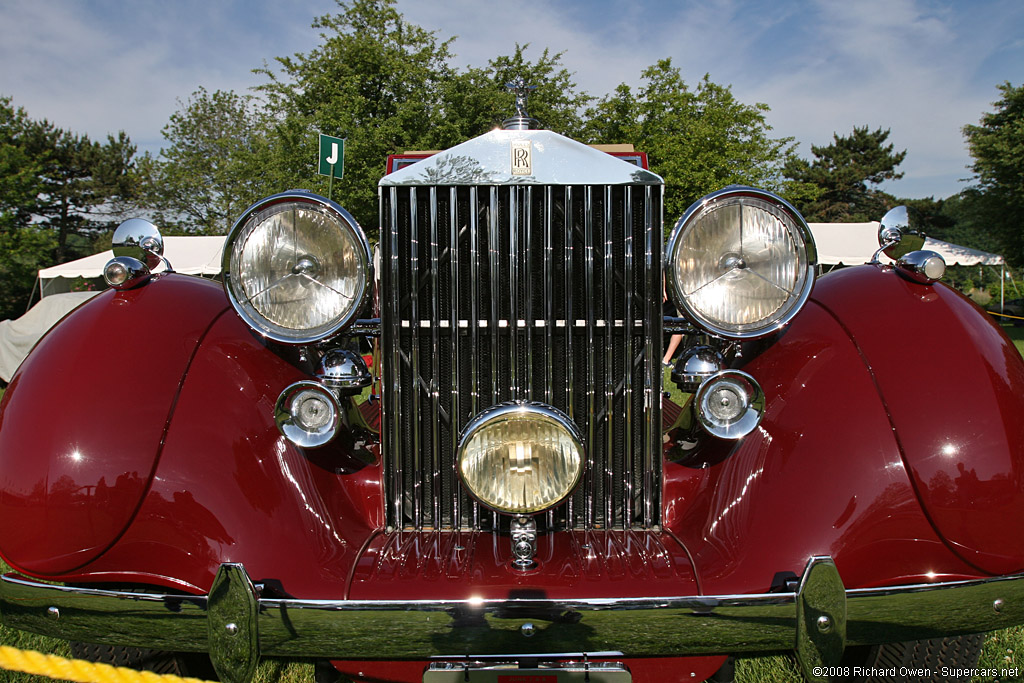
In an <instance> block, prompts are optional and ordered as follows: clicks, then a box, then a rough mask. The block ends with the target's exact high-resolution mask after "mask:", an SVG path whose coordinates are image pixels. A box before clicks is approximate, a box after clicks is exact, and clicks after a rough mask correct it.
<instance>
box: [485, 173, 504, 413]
mask: <svg viewBox="0 0 1024 683" xmlns="http://www.w3.org/2000/svg"><path fill="white" fill-rule="evenodd" d="M490 194H491V197H490V206H489V208H488V209H487V227H488V241H487V256H488V259H489V262H490V264H491V270H490V275H491V277H490V282H489V285H490V287H489V289H490V292H491V316H490V319H491V327H490V329H489V330H488V332H489V333H490V336H491V400H490V404H491V405H494V404H495V403H499V402H500V401H501V398H500V394H499V392H498V365H499V363H500V361H499V359H500V358H501V344H500V343H499V341H500V340H499V334H498V318H500V317H501V316H500V315H499V308H498V307H499V306H500V300H499V295H498V283H499V282H500V277H501V276H500V273H501V259H500V258H499V256H500V250H499V246H500V244H501V232H500V227H501V226H500V224H499V216H498V188H497V187H496V186H492V187H491V193H490Z"/></svg>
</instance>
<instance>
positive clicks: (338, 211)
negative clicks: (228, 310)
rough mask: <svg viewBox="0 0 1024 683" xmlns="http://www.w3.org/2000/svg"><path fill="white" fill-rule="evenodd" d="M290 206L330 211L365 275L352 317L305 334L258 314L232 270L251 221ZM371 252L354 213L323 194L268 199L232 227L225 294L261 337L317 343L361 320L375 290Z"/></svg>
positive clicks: (223, 272) (291, 342)
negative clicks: (351, 244) (237, 247)
mask: <svg viewBox="0 0 1024 683" xmlns="http://www.w3.org/2000/svg"><path fill="white" fill-rule="evenodd" d="M287 203H303V204H309V205H310V206H312V207H314V208H316V209H318V210H320V211H324V212H326V213H327V214H328V215H330V216H331V217H332V218H333V219H335V220H336V221H337V222H338V224H339V225H340V226H341V228H342V229H343V230H346V231H348V233H349V235H350V237H351V238H352V240H353V242H354V243H355V245H356V247H357V248H356V249H355V251H356V254H357V257H358V263H357V267H358V269H359V271H360V272H361V273H362V277H361V279H360V282H359V290H358V292H357V293H356V294H355V296H354V301H353V304H352V307H351V309H350V310H349V312H348V314H347V315H345V316H343V317H341V318H339V319H337V320H335V321H333V322H332V323H331V324H330V325H327V326H319V327H317V328H314V331H311V332H308V333H305V334H303V333H301V332H298V331H296V332H285V331H284V330H285V329H288V328H282V327H281V326H278V325H276V324H274V323H273V322H272V321H270V320H268V319H266V318H264V317H263V316H261V315H260V314H259V313H258V312H256V310H255V307H253V306H252V305H251V304H249V303H248V302H246V301H245V300H244V298H243V297H241V296H239V292H238V291H237V290H236V287H237V286H239V283H238V279H239V276H238V274H237V273H236V272H235V270H234V269H233V268H232V259H233V256H234V245H235V243H236V242H237V241H238V239H239V238H241V237H243V236H248V235H249V234H251V232H252V230H246V228H247V227H248V226H249V223H250V220H251V219H252V218H253V217H254V216H256V215H258V214H259V213H261V212H263V211H266V210H267V209H270V208H272V207H273V206H275V205H279V204H287ZM370 253H371V252H370V244H369V241H368V240H367V238H366V234H365V233H364V232H363V229H362V228H361V227H360V226H359V223H358V222H357V221H356V219H355V218H353V216H352V214H350V213H349V212H348V211H346V210H345V209H344V208H342V206H341V205H339V204H337V203H336V202H334V201H331V200H330V199H327V198H325V197H321V196H320V195H317V194H314V193H312V192H306V191H303V190H289V191H287V192H281V193H279V194H275V195H272V196H270V197H265V198H263V199H261V200H259V201H258V202H256V203H255V204H253V205H252V206H250V207H249V208H248V209H246V210H245V212H244V213H243V214H242V215H241V217H239V219H238V220H237V221H235V223H234V224H233V225H232V226H231V230H230V231H228V234H227V237H226V238H225V240H224V251H223V254H222V255H221V275H222V277H223V281H224V291H225V292H226V293H227V296H228V300H229V301H230V302H231V306H232V308H234V310H235V313H237V314H238V316H239V317H240V318H241V319H242V320H243V321H244V322H245V324H246V325H248V326H249V327H250V328H252V329H253V330H254V331H255V332H256V333H257V334H259V335H260V336H262V337H265V338H267V339H270V340H272V341H275V342H278V343H281V344H289V345H296V346H302V345H309V344H316V343H319V342H322V341H325V340H328V339H331V338H333V337H335V336H337V335H338V334H340V333H341V332H343V331H344V330H345V329H346V328H348V327H349V326H350V325H351V324H352V323H354V322H355V320H356V318H357V317H358V315H359V311H360V310H361V309H362V308H363V305H364V304H365V303H366V301H367V299H368V298H369V296H370V292H371V289H372V286H371V285H372V282H373V260H372V258H371V256H370Z"/></svg>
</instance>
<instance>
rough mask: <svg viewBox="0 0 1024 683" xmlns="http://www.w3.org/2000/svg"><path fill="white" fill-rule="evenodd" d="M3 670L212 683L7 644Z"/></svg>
mask: <svg viewBox="0 0 1024 683" xmlns="http://www.w3.org/2000/svg"><path fill="white" fill-rule="evenodd" d="M0 668H2V669H7V670H8V671H19V672H21V673H27V674H34V675H37V676H46V677H48V678H56V679H58V680H63V681H74V682H75V683H208V682H205V681H201V680H200V679H198V678H182V677H181V676H175V675H173V674H157V673H153V672H152V671H136V670H135V669H127V668H124V667H115V666H110V665H109V664H99V663H94V662H86V661H84V660H81V659H65V658H64V657H58V656H57V655H45V654H43V653H41V652H34V651H32V650H19V649H17V648H14V647H10V646H7V645H0Z"/></svg>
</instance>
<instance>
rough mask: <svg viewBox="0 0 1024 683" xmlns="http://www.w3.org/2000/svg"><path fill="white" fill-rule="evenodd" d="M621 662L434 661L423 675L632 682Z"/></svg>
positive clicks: (462, 680) (489, 680)
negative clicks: (523, 662) (524, 662)
mask: <svg viewBox="0 0 1024 683" xmlns="http://www.w3.org/2000/svg"><path fill="white" fill-rule="evenodd" d="M632 681H633V677H632V675H631V674H630V673H629V669H627V668H626V667H625V666H624V665H622V664H620V663H617V662H597V663H592V664H591V663H586V662H565V663H552V664H536V663H533V662H530V663H528V664H521V663H519V662H502V663H494V662H487V663H480V662H434V663H432V664H431V665H430V666H429V667H428V668H427V670H426V671H424V672H423V683H632Z"/></svg>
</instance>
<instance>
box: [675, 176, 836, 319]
mask: <svg viewBox="0 0 1024 683" xmlns="http://www.w3.org/2000/svg"><path fill="white" fill-rule="evenodd" d="M816 263H817V252H816V251H815V248H814V241H813V239H812V238H811V231H810V229H809V228H808V227H807V223H805V222H804V219H803V218H802V217H801V216H800V214H799V213H798V212H797V210H796V209H794V208H793V207H792V206H791V205H790V204H788V203H787V202H786V201H784V200H783V199H780V198H779V197H776V196H775V195H773V194H770V193H768V192H764V191H763V190H757V189H754V188H750V187H729V188H726V189H725V190H721V191H719V192H715V193H713V194H710V195H708V196H707V197H705V198H703V199H701V200H700V201H698V202H696V203H695V204H693V206H691V207H690V208H689V209H688V210H687V211H686V213H685V214H684V215H683V217H682V218H680V219H679V222H678V223H676V226H675V228H673V230H672V235H671V236H670V237H669V241H668V246H667V248H666V264H667V269H668V272H667V278H666V279H667V281H668V285H669V293H670V294H671V296H672V300H673V303H675V305H676V307H677V308H679V309H680V310H681V311H684V312H685V313H686V314H688V315H689V316H690V317H692V318H694V319H695V321H696V322H697V323H698V324H699V325H701V326H702V327H704V328H705V329H707V330H708V331H710V332H713V333H715V334H718V335H721V336H724V337H732V338H739V339H745V338H750V337H757V336H761V335H764V334H767V333H769V332H772V331H774V330H777V329H778V328H780V327H782V326H783V325H785V324H786V323H787V322H789V321H790V320H791V319H792V318H793V316H795V315H796V314H797V312H799V310H800V309H801V308H802V307H803V305H804V303H805V302H806V301H807V297H808V296H809V295H810V292H811V286H812V285H813V283H814V266H815V265H816Z"/></svg>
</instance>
